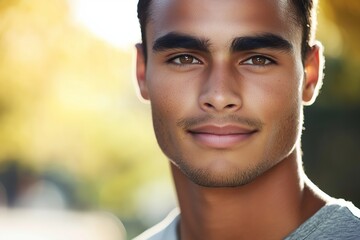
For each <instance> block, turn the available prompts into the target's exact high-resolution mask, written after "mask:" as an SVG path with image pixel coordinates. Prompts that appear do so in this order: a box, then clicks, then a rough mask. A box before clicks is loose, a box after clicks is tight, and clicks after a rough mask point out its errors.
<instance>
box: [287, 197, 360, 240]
mask: <svg viewBox="0 0 360 240" xmlns="http://www.w3.org/2000/svg"><path fill="white" fill-rule="evenodd" d="M329 238H331V239H360V210H359V209H358V208H357V207H355V206H354V205H353V204H352V203H351V202H347V201H344V200H341V199H335V200H333V201H331V202H330V203H328V204H327V205H325V206H324V207H323V208H321V209H320V210H319V211H318V212H317V213H315V215H314V216H312V217H311V218H310V219H308V220H307V221H306V222H305V223H303V224H302V225H301V226H300V227H299V228H298V229H297V230H296V231H295V232H294V233H293V234H291V235H290V236H289V237H288V238H286V239H287V240H290V239H329Z"/></svg>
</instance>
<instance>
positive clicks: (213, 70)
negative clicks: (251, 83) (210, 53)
mask: <svg viewBox="0 0 360 240" xmlns="http://www.w3.org/2000/svg"><path fill="white" fill-rule="evenodd" d="M237 74H238V73H237V72H236V71H235V70H234V69H233V68H232V67H231V66H229V65H228V64H226V63H224V62H219V63H213V64H212V65H211V67H209V69H208V72H207V76H206V79H205V80H204V81H205V83H204V84H203V89H202V93H201V95H200V98H199V101H200V105H201V107H202V108H203V109H204V110H206V111H235V110H238V109H239V108H240V107H241V104H242V101H241V96H240V93H239V90H240V89H239V87H240V86H239V82H238V79H237Z"/></svg>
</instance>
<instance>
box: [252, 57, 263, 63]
mask: <svg viewBox="0 0 360 240" xmlns="http://www.w3.org/2000/svg"><path fill="white" fill-rule="evenodd" d="M254 63H255V64H265V59H264V58H262V57H256V58H255V59H254Z"/></svg>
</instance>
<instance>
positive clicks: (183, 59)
mask: <svg viewBox="0 0 360 240" xmlns="http://www.w3.org/2000/svg"><path fill="white" fill-rule="evenodd" d="M180 61H181V62H182V63H192V61H193V59H192V57H190V56H182V57H181V59H180Z"/></svg>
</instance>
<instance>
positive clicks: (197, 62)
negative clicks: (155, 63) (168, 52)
mask: <svg viewBox="0 0 360 240" xmlns="http://www.w3.org/2000/svg"><path fill="white" fill-rule="evenodd" d="M182 57H187V58H190V59H191V60H192V62H190V63H181V60H180V58H182ZM176 60H177V61H176ZM194 61H195V62H194ZM166 62H167V63H169V64H173V65H176V66H185V65H196V64H202V61H200V60H199V59H198V58H196V57H194V56H192V55H191V54H181V55H176V56H174V57H172V58H170V59H169V60H167V61H166Z"/></svg>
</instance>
